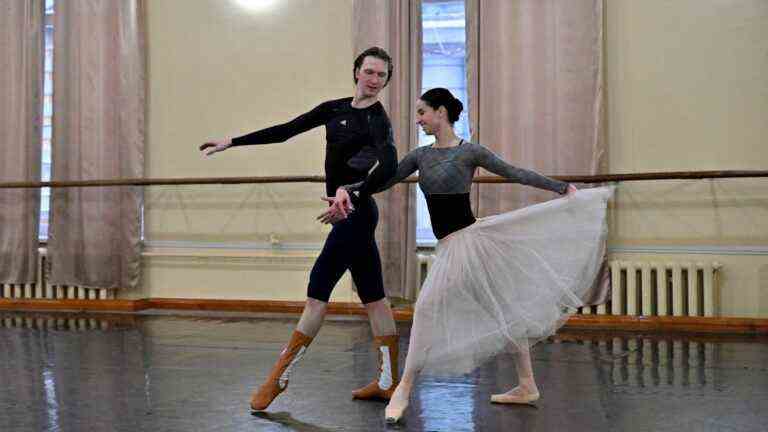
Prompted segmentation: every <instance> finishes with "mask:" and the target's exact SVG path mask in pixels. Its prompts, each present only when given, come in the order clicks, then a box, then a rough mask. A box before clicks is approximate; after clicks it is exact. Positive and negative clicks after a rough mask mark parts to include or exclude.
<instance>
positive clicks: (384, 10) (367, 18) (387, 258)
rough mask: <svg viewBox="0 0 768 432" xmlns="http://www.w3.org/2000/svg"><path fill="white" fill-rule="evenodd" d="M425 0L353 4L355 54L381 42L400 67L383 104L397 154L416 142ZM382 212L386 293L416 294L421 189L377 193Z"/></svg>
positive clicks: (364, 0)
mask: <svg viewBox="0 0 768 432" xmlns="http://www.w3.org/2000/svg"><path fill="white" fill-rule="evenodd" d="M420 18H421V1H420V0H410V1H409V0H356V1H355V3H354V9H353V21H352V23H353V25H352V31H353V35H352V40H353V48H354V55H355V56H357V54H359V53H360V52H361V51H363V50H365V49H366V48H368V47H371V46H380V47H382V48H384V49H386V50H387V51H388V52H389V54H390V55H391V56H392V59H393V62H394V66H395V71H394V74H393V76H392V80H391V81H390V83H389V85H388V86H387V87H386V88H385V91H384V95H383V98H382V103H383V104H384V107H385V109H386V110H387V113H388V114H389V117H390V119H391V121H392V128H393V129H394V135H395V145H396V146H397V153H398V157H399V158H402V157H403V156H404V155H405V154H406V153H407V152H408V151H409V150H410V149H412V148H414V147H416V146H417V145H418V143H417V135H416V127H415V123H414V111H413V102H414V101H415V100H416V98H418V96H419V94H418V91H419V88H420V85H421V49H420V47H421V19H420ZM376 201H377V203H378V205H379V211H380V217H379V227H378V229H377V232H376V238H377V240H378V243H379V247H380V250H381V261H382V268H383V271H384V286H385V287H386V289H387V294H388V295H389V296H392V297H401V298H405V299H409V300H412V299H414V298H415V296H416V292H417V285H416V283H417V281H416V189H415V186H414V185H410V186H408V185H405V184H400V185H397V186H395V187H393V188H392V189H390V190H389V191H387V192H383V193H381V194H378V195H376Z"/></svg>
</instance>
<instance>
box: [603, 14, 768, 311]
mask: <svg viewBox="0 0 768 432" xmlns="http://www.w3.org/2000/svg"><path fill="white" fill-rule="evenodd" d="M606 6H607V9H606V12H607V13H606V85H607V90H606V94H607V125H608V130H607V135H608V143H609V166H610V168H609V170H610V172H612V173H621V172H647V171H684V170H741V169H763V170H764V169H766V168H767V167H768V121H766V120H768V2H765V1H763V0H734V1H719V0H645V1H633V0H610V1H607V2H606ZM610 245H611V247H612V249H613V250H614V251H615V253H614V256H616V257H619V258H621V259H635V260H657V261H669V260H684V261H717V262H720V263H722V264H723V270H722V273H721V278H720V279H721V301H722V308H721V311H722V314H723V315H726V316H748V317H758V316H760V317H768V179H758V180H754V179H752V180H747V179H734V180H716V181H710V180H695V181H694V180H692V181H664V182H637V183H622V184H621V185H620V186H619V188H618V190H617V196H616V200H615V201H614V205H613V211H612V213H611V241H610ZM654 250H655V252H656V253H651V254H649V253H647V251H654ZM628 252H629V253H628ZM670 252H671V253H670ZM690 252H696V253H695V254H694V255H691V254H690Z"/></svg>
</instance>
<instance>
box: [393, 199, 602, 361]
mask: <svg viewBox="0 0 768 432" xmlns="http://www.w3.org/2000/svg"><path fill="white" fill-rule="evenodd" d="M612 194H613V188H612V187H602V188H594V189H584V190H579V191H578V192H577V193H576V194H575V195H574V196H571V197H563V198H559V199H555V200H552V201H548V202H545V203H541V204H536V205H533V206H530V207H526V208H523V209H520V210H516V211H512V212H509V213H504V214H500V215H496V216H491V217H487V218H483V219H479V220H478V221H477V222H476V223H474V224H473V225H470V226H468V227H466V228H464V229H462V230H459V231H456V232H454V233H452V234H450V235H449V236H447V237H445V238H444V239H442V240H440V241H439V242H438V245H437V250H436V259H435V262H434V264H433V265H432V267H431V269H430V271H429V274H428V275H427V278H426V280H425V281H424V284H423V286H422V290H421V292H420V294H419V298H418V300H417V302H416V307H415V312H414V320H413V325H412V328H411V338H410V347H409V349H408V360H407V363H406V367H408V368H416V369H418V370H422V371H424V372H426V373H432V374H463V373H468V372H470V371H472V370H473V369H474V368H475V367H477V366H479V365H480V364H482V363H483V362H485V361H486V360H488V359H489V358H491V357H493V356H495V355H497V354H499V353H501V352H504V351H509V350H510V349H514V348H517V349H525V350H527V349H529V346H530V345H531V344H533V343H535V342H537V341H539V340H541V339H542V338H546V337H548V336H551V335H552V334H554V333H555V332H556V331H557V329H558V328H559V327H560V326H561V325H563V324H564V322H565V321H566V320H567V318H568V311H567V308H569V307H570V308H573V307H578V306H581V305H582V303H583V302H582V300H581V299H582V298H585V297H586V296H587V294H588V291H589V290H590V288H591V287H592V286H593V283H594V281H595V278H596V276H597V273H598V271H599V269H600V266H601V264H602V260H603V256H604V252H605V250H604V248H605V238H606V235H607V227H606V206H607V202H608V199H609V198H610V197H611V196H612Z"/></svg>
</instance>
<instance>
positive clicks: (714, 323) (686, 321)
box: [565, 315, 768, 334]
mask: <svg viewBox="0 0 768 432" xmlns="http://www.w3.org/2000/svg"><path fill="white" fill-rule="evenodd" d="M565 329H566V330H576V329H589V330H628V331H645V332H662V331H663V332H684V333H740V334H768V319H763V318H729V317H672V316H630V315H574V316H572V317H571V318H570V319H568V322H567V323H566V325H565Z"/></svg>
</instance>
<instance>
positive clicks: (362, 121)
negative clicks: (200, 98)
mask: <svg viewBox="0 0 768 432" xmlns="http://www.w3.org/2000/svg"><path fill="white" fill-rule="evenodd" d="M321 125H325V129H326V142H327V143H326V152H325V177H326V181H325V188H326V193H327V194H328V196H334V195H335V194H336V189H337V188H338V187H339V186H342V185H345V184H350V183H358V182H362V184H361V186H360V187H359V188H358V189H357V190H358V192H359V195H360V196H361V197H362V196H370V194H371V193H372V192H373V191H375V190H376V189H378V188H380V187H382V186H383V185H385V184H386V183H387V181H388V180H389V179H390V178H391V177H392V176H393V175H394V174H395V171H396V169H397V150H396V149H395V146H394V143H393V139H392V125H391V124H390V122H389V117H388V116H387V113H386V112H385V111H384V107H382V106H381V103H380V102H376V103H374V104H373V105H371V106H369V107H366V108H354V107H352V98H351V97H348V98H343V99H336V100H331V101H328V102H324V103H322V104H320V105H318V106H317V107H315V108H314V109H313V110H311V111H309V112H307V113H305V114H302V115H300V116H299V117H296V118H295V119H293V120H291V121H289V122H288V123H284V124H280V125H277V126H272V127H269V128H266V129H262V130H259V131H256V132H253V133H250V134H248V135H244V136H241V137H237V138H234V139H232V146H242V145H254V144H270V143H279V142H284V141H286V140H288V139H289V138H291V137H293V136H296V135H298V134H300V133H303V132H306V131H308V130H310V129H313V128H316V127H318V126H321ZM377 162H378V165H377ZM374 167H375V168H374ZM371 169H373V170H371Z"/></svg>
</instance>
